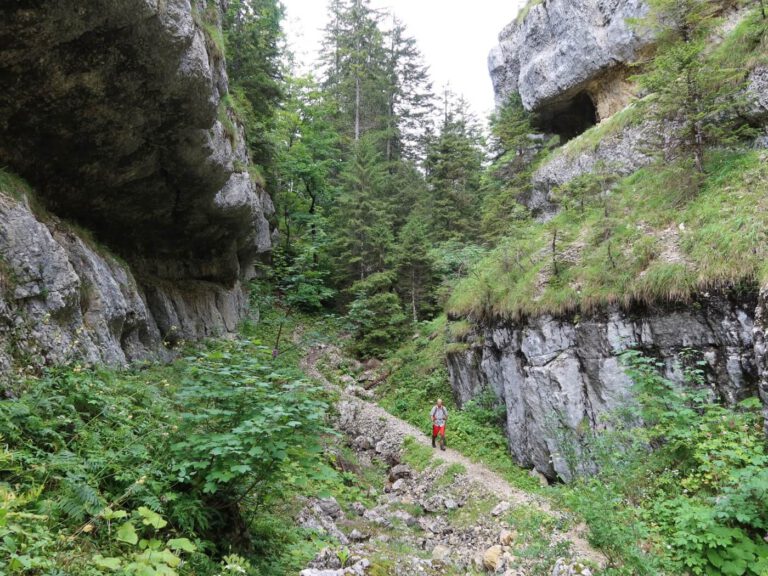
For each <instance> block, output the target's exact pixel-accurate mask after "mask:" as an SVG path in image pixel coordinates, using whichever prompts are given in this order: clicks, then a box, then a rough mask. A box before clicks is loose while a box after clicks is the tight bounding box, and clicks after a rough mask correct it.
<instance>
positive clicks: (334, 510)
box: [317, 496, 344, 520]
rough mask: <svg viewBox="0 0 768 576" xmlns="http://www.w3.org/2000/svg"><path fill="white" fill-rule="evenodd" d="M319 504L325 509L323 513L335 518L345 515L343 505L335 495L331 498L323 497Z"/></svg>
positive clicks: (321, 508)
mask: <svg viewBox="0 0 768 576" xmlns="http://www.w3.org/2000/svg"><path fill="white" fill-rule="evenodd" d="M317 505H318V506H319V507H320V510H322V511H323V514H325V515H326V516H330V517H331V518H333V519H334V520H338V519H339V518H341V517H342V516H344V513H343V512H342V510H341V506H339V503H338V502H337V501H336V498H334V497H333V496H331V497H330V498H322V499H320V500H318V501H317Z"/></svg>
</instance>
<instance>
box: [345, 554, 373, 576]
mask: <svg viewBox="0 0 768 576" xmlns="http://www.w3.org/2000/svg"><path fill="white" fill-rule="evenodd" d="M370 565H371V561H370V560H368V558H363V559H362V560H360V561H359V562H355V564H353V565H352V568H351V569H350V568H347V569H346V570H345V571H344V572H345V573H346V574H353V575H354V576H365V572H366V570H368V568H369V567H370Z"/></svg>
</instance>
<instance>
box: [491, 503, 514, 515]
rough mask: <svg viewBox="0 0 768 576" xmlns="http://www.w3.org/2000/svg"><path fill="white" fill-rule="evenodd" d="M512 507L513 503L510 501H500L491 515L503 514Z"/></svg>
mask: <svg viewBox="0 0 768 576" xmlns="http://www.w3.org/2000/svg"><path fill="white" fill-rule="evenodd" d="M510 508H512V505H511V504H510V503H509V502H499V503H498V504H497V505H496V507H495V508H494V509H493V510H491V516H501V515H502V514H504V513H505V512H507V511H508V510H509V509H510Z"/></svg>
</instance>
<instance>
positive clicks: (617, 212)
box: [448, 150, 768, 319]
mask: <svg viewBox="0 0 768 576" xmlns="http://www.w3.org/2000/svg"><path fill="white" fill-rule="evenodd" d="M684 176H685V171H684V170H682V169H681V166H680V165H677V164H670V165H667V166H665V167H660V166H652V167H649V168H645V169H642V170H639V171H638V172H636V173H635V174H632V175H631V176H628V177H626V178H624V179H622V180H620V181H619V182H618V183H617V185H616V186H615V188H614V190H613V191H612V192H611V193H610V196H608V197H606V198H603V199H592V200H591V201H590V202H587V204H586V206H585V207H584V208H583V209H581V208H579V207H578V206H572V207H568V208H564V209H563V210H562V211H561V212H560V213H559V214H558V215H557V216H556V217H555V218H554V219H553V220H551V221H550V222H547V223H541V222H536V221H534V220H528V221H526V222H524V223H522V224H521V225H520V226H519V227H518V228H517V229H516V230H515V231H514V234H513V235H512V236H510V237H509V238H507V239H506V240H505V241H504V242H503V243H502V244H501V245H500V246H499V247H498V248H497V249H496V250H495V251H493V252H491V253H490V255H489V256H487V257H486V258H485V259H483V260H482V261H481V262H480V263H479V264H478V265H476V267H475V270H474V271H473V273H472V274H470V275H469V276H468V277H467V278H466V279H464V280H462V281H461V282H460V283H459V284H458V285H457V286H456V288H455V289H454V292H453V294H452V296H451V298H450V300H449V303H448V312H449V313H450V314H452V315H456V316H468V317H472V318H476V319H482V318H489V317H494V318H498V317H501V318H512V319H519V318H523V317H526V316H536V315H541V314H555V315H567V314H572V313H576V312H590V311H594V310H596V309H598V308H600V307H602V306H605V305H607V304H619V305H623V306H630V305H632V304H633V303H638V302H639V303H647V304H650V303H656V302H686V301H690V300H691V299H692V298H693V297H694V295H695V294H696V293H697V292H699V291H704V290H709V289H717V288H730V287H732V286H734V285H743V284H749V283H757V282H761V281H765V280H766V279H768V266H766V264H765V262H766V261H768V154H767V153H766V152H765V151H756V150H746V151H745V150H742V151H716V152H712V153H711V154H710V158H709V160H708V162H707V166H706V175H705V177H704V179H703V181H702V182H701V183H688V182H686V181H685V178H684ZM696 186H699V188H698V191H696V189H695V187H696ZM553 238H555V239H556V242H555V243H554V244H555V246H554V250H553ZM512 250H516V251H518V252H519V253H520V254H523V255H525V257H524V258H520V259H519V261H520V262H521V264H520V265H515V266H509V264H508V262H507V258H506V255H508V254H509V252H510V251H512Z"/></svg>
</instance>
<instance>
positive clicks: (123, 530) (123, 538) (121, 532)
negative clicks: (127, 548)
mask: <svg viewBox="0 0 768 576" xmlns="http://www.w3.org/2000/svg"><path fill="white" fill-rule="evenodd" d="M115 538H117V540H118V541H119V542H125V543H126V544H131V545H133V546H135V545H136V544H137V543H138V541H139V535H138V534H136V528H134V526H133V524H131V523H130V522H126V523H125V524H123V525H122V526H120V528H118V530H117V533H116V534H115Z"/></svg>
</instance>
